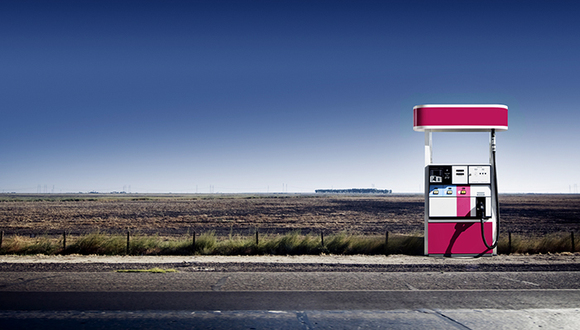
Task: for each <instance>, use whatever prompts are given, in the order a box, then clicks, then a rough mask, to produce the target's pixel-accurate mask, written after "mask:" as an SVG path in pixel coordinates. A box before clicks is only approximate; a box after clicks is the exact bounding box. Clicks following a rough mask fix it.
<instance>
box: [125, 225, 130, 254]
mask: <svg viewBox="0 0 580 330" xmlns="http://www.w3.org/2000/svg"><path fill="white" fill-rule="evenodd" d="M130 234H131V232H130V231H129V227H127V253H126V254H127V255H129V244H130V241H129V237H130Z"/></svg>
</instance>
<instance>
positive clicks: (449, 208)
mask: <svg viewBox="0 0 580 330" xmlns="http://www.w3.org/2000/svg"><path fill="white" fill-rule="evenodd" d="M429 216H430V217H456V216H457V198H455V197H448V198H445V197H430V198H429Z"/></svg>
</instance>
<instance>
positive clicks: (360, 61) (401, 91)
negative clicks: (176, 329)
mask: <svg viewBox="0 0 580 330" xmlns="http://www.w3.org/2000/svg"><path fill="white" fill-rule="evenodd" d="M579 12H580V8H579V6H578V5H576V3H575V2H572V1H570V2H567V1H538V2H535V1H52V2H51V1H3V2H2V4H1V7H0V31H1V32H0V114H1V120H0V141H2V143H0V191H6V192H12V191H14V192H32V193H35V192H38V191H39V190H40V191H42V192H44V191H48V192H52V191H54V192H78V191H85V192H86V191H102V192H106V191H121V190H124V189H125V190H129V186H130V190H131V192H142V193H145V192H152V193H153V192H155V193H157V192H199V193H207V192H210V191H213V192H224V193H233V192H281V191H288V192H313V191H314V190H315V189H318V188H355V187H356V188H361V187H376V188H383V189H392V190H393V191H394V192H421V191H422V189H423V188H422V185H423V170H422V167H423V163H424V160H423V138H424V136H423V134H422V133H418V132H414V131H413V127H412V114H413V110H412V109H413V106H415V105H417V104H429V103H494V104H497V103H500V104H506V105H508V107H509V130H508V131H507V132H501V133H498V151H497V152H498V155H497V162H498V177H499V187H500V191H501V192H550V193H568V192H570V191H574V190H575V185H577V184H580V172H579V171H578V164H580V152H579V150H580V148H579V147H578V146H577V145H578V142H577V141H580V134H579V130H578V121H579V117H580V114H579V113H578V111H577V109H578V104H580V92H579V90H580V81H579V77H580V72H579V71H580V65H579V62H578V59H579V58H580V38H578V35H580V20H578V19H577V16H578V13H579ZM487 139H488V136H487V135H486V134H483V135H482V134H461V133H454V134H452V133H445V134H444V133H439V134H437V133H435V135H434V160H435V161H436V162H438V163H448V162H487V157H488V150H487ZM474 146H475V147H474ZM576 189H578V188H576Z"/></svg>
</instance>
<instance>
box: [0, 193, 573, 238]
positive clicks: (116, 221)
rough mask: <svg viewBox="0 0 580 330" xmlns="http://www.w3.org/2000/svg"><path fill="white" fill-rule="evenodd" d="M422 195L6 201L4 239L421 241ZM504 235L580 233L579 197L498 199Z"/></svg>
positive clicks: (36, 197)
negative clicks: (285, 236)
mask: <svg viewBox="0 0 580 330" xmlns="http://www.w3.org/2000/svg"><path fill="white" fill-rule="evenodd" d="M423 203H424V200H423V196H422V195H395V194H394V195H382V196H372V195H356V196H354V195H351V196H347V195H314V194H269V195H266V194H254V195H244V194H231V195H220V194H212V195H196V194H189V195H170V194H167V195H149V194H133V195H129V194H122V195H121V194H120V195H105V194H66V195H57V194H46V195H41V194H22V195H17V194H3V195H0V230H3V231H4V232H5V233H6V235H13V234H17V235H27V236H28V235H45V234H47V235H56V234H62V232H63V231H66V232H67V233H69V234H72V235H79V234H87V233H94V232H97V231H100V232H104V233H122V232H124V231H125V230H126V229H127V228H130V229H131V231H132V232H135V233H140V234H146V235H154V234H158V235H160V236H182V235H184V234H187V233H188V232H189V233H190V232H191V231H193V230H195V231H196V232H197V233H204V232H209V231H214V232H215V233H216V234H217V235H218V236H226V235H230V234H234V235H251V234H253V233H254V231H255V230H256V228H258V229H259V231H260V232H262V233H269V234H277V233H288V232H291V231H296V230H299V231H301V232H302V233H304V234H307V233H320V232H324V233H325V234H331V233H340V232H347V233H349V234H363V235H382V234H384V232H385V231H389V232H391V233H401V234H406V233H422V231H423V212H424V204H423ZM500 207H501V209H500V211H501V221H502V223H501V226H502V227H501V230H502V232H503V233H505V232H507V231H511V232H512V233H516V234H522V235H531V236H535V235H544V234H546V233H553V232H570V231H574V232H579V231H580V195H565V194H562V195H535V194H534V195H500Z"/></svg>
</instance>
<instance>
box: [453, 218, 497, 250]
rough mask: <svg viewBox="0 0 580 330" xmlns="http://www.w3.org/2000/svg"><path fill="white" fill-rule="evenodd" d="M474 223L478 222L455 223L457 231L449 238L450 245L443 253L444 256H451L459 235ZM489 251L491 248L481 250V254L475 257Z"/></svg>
mask: <svg viewBox="0 0 580 330" xmlns="http://www.w3.org/2000/svg"><path fill="white" fill-rule="evenodd" d="M474 224H476V223H475V222H464V223H457V224H455V232H454V233H453V236H451V239H450V240H449V245H448V246H447V249H445V253H444V254H443V256H444V257H451V250H452V249H453V245H454V244H455V242H456V241H457V239H458V238H459V235H461V234H462V233H463V232H465V231H466V230H467V229H468V228H469V227H471V226H473V225H474ZM488 251H489V249H487V250H485V251H483V252H481V253H480V254H478V255H476V256H475V257H481V256H484V255H485V254H486V253H487V252H488Z"/></svg>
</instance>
